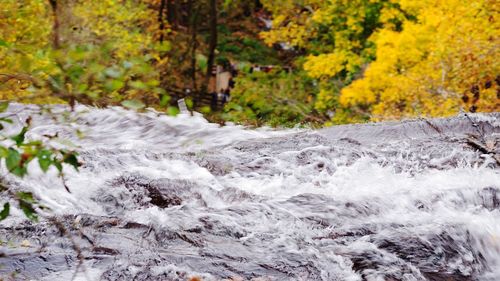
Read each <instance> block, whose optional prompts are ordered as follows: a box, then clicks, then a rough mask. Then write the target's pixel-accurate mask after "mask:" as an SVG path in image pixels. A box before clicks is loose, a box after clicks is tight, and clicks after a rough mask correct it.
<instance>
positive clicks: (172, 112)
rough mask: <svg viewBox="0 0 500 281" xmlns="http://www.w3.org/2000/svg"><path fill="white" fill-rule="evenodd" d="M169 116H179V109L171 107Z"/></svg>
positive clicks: (168, 111) (168, 110) (168, 112)
mask: <svg viewBox="0 0 500 281" xmlns="http://www.w3.org/2000/svg"><path fill="white" fill-rule="evenodd" d="M167 114H168V115H171V116H176V115H177V114H179V109H178V108H177V107H175V106H169V107H168V108H167Z"/></svg>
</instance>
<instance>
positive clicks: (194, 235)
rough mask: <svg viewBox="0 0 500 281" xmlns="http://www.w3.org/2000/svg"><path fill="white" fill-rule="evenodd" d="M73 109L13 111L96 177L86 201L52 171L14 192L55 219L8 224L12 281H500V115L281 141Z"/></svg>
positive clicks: (5, 257)
mask: <svg viewBox="0 0 500 281" xmlns="http://www.w3.org/2000/svg"><path fill="white" fill-rule="evenodd" d="M63 110H64V109H63V108H61V107H55V108H54V109H53V110H52V111H53V112H52V113H43V114H39V110H38V109H37V108H36V107H34V106H20V105H13V106H11V108H10V109H9V114H13V113H15V115H14V116H16V117H17V119H19V120H24V119H25V118H26V117H27V116H28V115H32V116H33V122H32V127H31V129H30V131H29V132H28V134H27V137H28V138H31V139H42V140H45V141H46V142H49V143H51V144H52V145H54V146H57V147H74V148H75V149H77V150H78V151H79V158H80V160H81V162H83V166H82V167H81V168H80V171H79V172H76V171H74V170H72V168H71V167H66V168H65V170H66V172H65V176H64V179H65V180H64V181H65V184H66V185H67V187H68V188H69V189H70V191H71V193H68V192H67V191H66V189H65V187H64V185H63V182H62V180H61V179H60V178H58V177H57V173H56V171H55V170H51V171H49V173H48V174H44V173H42V172H41V170H40V168H39V167H38V164H37V163H36V162H33V163H32V164H30V165H31V166H30V169H29V171H30V174H29V176H27V177H25V178H23V179H18V178H14V177H8V178H7V179H8V181H10V182H11V185H12V186H13V187H14V188H15V189H16V190H31V191H32V192H33V193H34V194H35V195H36V196H37V197H38V198H39V199H40V200H41V202H42V203H43V204H44V205H45V206H47V207H49V208H50V211H46V213H45V214H44V218H43V219H41V220H40V222H38V223H31V222H29V221H27V220H26V219H25V218H24V217H23V215H22V214H21V212H20V211H19V210H15V209H14V210H12V212H13V215H12V216H11V217H9V218H8V219H6V220H4V221H3V222H2V223H1V224H0V240H1V244H0V276H4V279H5V280H11V279H12V280H72V278H73V279H74V280H188V279H190V278H192V277H199V278H201V279H202V280H261V281H262V280H340V281H343V280H346V281H355V280H369V281H372V280H373V281H375V280H376V281H379V280H380V281H385V280H388V281H395V280H405V281H413V280H438V281H448V280H457V281H462V280H463V281H465V280H487V281H498V280H500V169H499V167H500V166H499V164H498V162H497V161H498V160H496V159H495V157H497V159H498V157H499V154H498V153H500V114H489V115H481V114H477V115H468V116H466V115H463V116H459V117H455V118H451V119H433V120H415V121H406V122H401V123H381V124H366V125H349V126H338V127H333V128H328V129H323V130H316V131H314V130H283V131H275V130H270V129H261V130H250V129H245V128H242V127H239V126H225V127H220V126H218V125H216V124H210V123H208V122H207V121H206V120H204V119H203V118H202V117H200V116H197V115H195V116H188V115H180V116H177V117H170V116H165V115H160V114H158V113H156V112H147V113H135V112H131V111H126V110H124V109H120V108H110V109H92V108H86V107H77V110H76V111H75V112H73V113H70V114H65V113H64V112H63ZM7 129H8V130H9V131H10V132H12V133H14V132H16V130H18V129H19V125H13V126H12V127H9V128H7ZM49 135H50V136H56V135H57V138H52V139H49V138H48V137H47V136H49ZM471 139H473V140H474V141H475V142H476V143H480V144H482V145H483V148H482V149H481V148H480V147H478V146H477V145H473V144H472V142H471ZM485 149H486V150H488V151H486V150H485ZM495 153H497V154H496V155H495ZM2 169H3V170H4V173H5V168H2ZM6 196H7V195H6V194H3V195H1V197H0V198H2V199H1V201H0V203H2V204H3V202H4V201H5V200H6V199H7V198H6ZM62 229H64V230H65V231H66V233H62V232H64V231H63V230H62ZM0 279H2V278H1V277H0Z"/></svg>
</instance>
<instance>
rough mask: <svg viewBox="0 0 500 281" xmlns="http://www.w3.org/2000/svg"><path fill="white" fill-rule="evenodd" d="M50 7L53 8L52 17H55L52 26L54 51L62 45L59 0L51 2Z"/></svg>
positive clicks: (51, 0)
mask: <svg viewBox="0 0 500 281" xmlns="http://www.w3.org/2000/svg"><path fill="white" fill-rule="evenodd" d="M49 3H50V7H51V8H52V15H53V17H54V22H53V24H52V47H53V48H54V49H59V48H60V47H61V44H60V26H61V25H60V24H59V13H58V9H57V0H49Z"/></svg>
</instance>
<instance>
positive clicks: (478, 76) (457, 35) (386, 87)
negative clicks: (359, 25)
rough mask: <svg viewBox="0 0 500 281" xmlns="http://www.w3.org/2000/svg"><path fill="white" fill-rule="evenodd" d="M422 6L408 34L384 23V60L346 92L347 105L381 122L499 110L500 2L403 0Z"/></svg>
mask: <svg viewBox="0 0 500 281" xmlns="http://www.w3.org/2000/svg"><path fill="white" fill-rule="evenodd" d="M400 5H401V7H402V8H403V9H408V10H412V11H415V12H416V13H417V15H418V16H417V21H416V22H413V21H409V20H408V21H405V22H404V24H403V29H402V31H401V32H395V31H393V30H391V29H387V28H384V29H382V30H380V31H379V32H377V34H376V35H375V36H374V38H373V40H374V42H375V44H376V46H377V56H376V57H377V58H376V60H375V61H374V62H372V63H371V64H370V65H369V66H368V68H367V70H366V71H365V73H364V75H363V78H361V79H359V80H357V81H354V83H352V84H351V85H350V86H348V87H346V88H344V89H343V90H342V92H341V96H340V99H339V101H340V103H341V105H342V106H345V107H355V106H359V105H365V106H366V105H368V106H370V110H371V112H370V113H371V115H372V119H373V120H382V119H399V118H405V117H412V116H449V115H453V114H456V113H457V112H458V111H459V110H460V108H463V109H464V110H477V111H484V112H488V111H498V110H500V103H499V101H500V97H499V96H498V91H499V89H498V84H497V83H496V82H495V80H496V79H498V75H499V74H500V69H499V67H500V64H499V61H498V57H499V55H500V53H499V50H500V49H499V48H500V38H499V35H500V33H499V32H500V28H499V27H500V26H499V24H498V20H497V19H496V18H495V17H497V16H498V8H499V3H498V2H496V1H490V0H480V1H465V2H464V1H458V0H446V1H443V0H425V1H403V0H401V1H400Z"/></svg>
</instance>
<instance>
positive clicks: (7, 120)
mask: <svg viewBox="0 0 500 281" xmlns="http://www.w3.org/2000/svg"><path fill="white" fill-rule="evenodd" d="M0 121H1V122H5V123H9V124H12V123H14V122H13V121H12V119H9V118H5V117H1V118H0Z"/></svg>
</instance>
